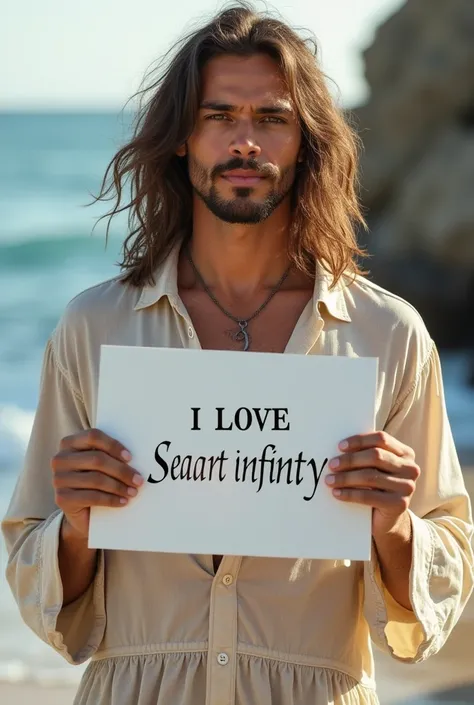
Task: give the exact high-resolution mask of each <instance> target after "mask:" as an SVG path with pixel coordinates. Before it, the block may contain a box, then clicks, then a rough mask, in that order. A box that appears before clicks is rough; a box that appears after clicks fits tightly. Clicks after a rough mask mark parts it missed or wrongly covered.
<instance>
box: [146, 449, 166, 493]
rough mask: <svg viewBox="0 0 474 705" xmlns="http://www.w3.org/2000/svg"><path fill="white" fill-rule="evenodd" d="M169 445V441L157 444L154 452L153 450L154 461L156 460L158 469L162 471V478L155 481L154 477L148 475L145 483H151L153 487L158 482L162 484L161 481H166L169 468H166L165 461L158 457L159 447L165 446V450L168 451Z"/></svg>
mask: <svg viewBox="0 0 474 705" xmlns="http://www.w3.org/2000/svg"><path fill="white" fill-rule="evenodd" d="M170 445H171V441H161V443H159V444H158V445H157V446H156V450H155V460H156V462H157V463H158V465H159V466H160V468H162V469H163V477H162V478H161V480H155V479H154V477H153V476H152V474H151V473H150V474H149V475H148V480H147V482H151V483H153V484H154V485H156V484H157V483H158V482H163V480H165V479H166V477H167V475H168V472H169V468H168V463H167V462H166V461H165V460H163V458H162V457H161V455H160V446H166V450H169V449H170Z"/></svg>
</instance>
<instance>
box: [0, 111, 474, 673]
mask: <svg viewBox="0 0 474 705" xmlns="http://www.w3.org/2000/svg"><path fill="white" fill-rule="evenodd" d="M130 125H131V121H130V115H128V114H120V113H118V112H117V113H112V112H111V113H100V114H86V113H80V114H60V113H56V114H12V113H11V114H0V154H1V157H2V158H1V160H0V515H1V516H3V514H4V512H5V510H6V507H7V503H8V501H9V498H10V495H11V492H12V491H13V486H14V483H15V478H16V477H17V475H18V472H19V470H20V468H21V464H22V458H23V454H24V451H25V447H26V444H27V442H28V438H29V434H30V430H31V424H32V420H33V416H34V411H35V407H36V403H37V398H38V385H39V374H40V367H41V361H42V356H43V352H44V346H45V344H46V341H47V338H48V336H49V335H50V333H51V332H52V330H53V328H54V326H55V325H56V323H57V321H58V319H59V317H60V315H61V313H62V311H63V309H64V307H65V305H66V304H67V302H68V301H69V300H70V299H71V298H72V297H73V296H75V295H76V294H77V293H79V292H80V291H82V290H83V289H85V288H87V287H89V286H92V285H94V284H96V283H97V282H99V281H101V280H103V279H107V278H109V277H111V276H114V275H115V274H117V273H118V271H119V269H118V267H117V266H116V262H117V261H118V259H119V257H120V248H121V243H122V241H123V239H124V237H125V234H126V227H127V222H126V215H125V214H121V215H120V216H117V217H116V218H114V219H113V220H112V224H111V229H110V238H109V243H108V246H107V248H106V247H105V232H106V225H107V220H106V219H104V220H102V221H101V222H100V223H98V224H97V225H96V227H95V229H94V232H92V230H93V228H94V225H95V223H96V220H97V218H98V217H99V216H101V215H104V214H105V213H106V212H107V211H108V210H109V209H110V207H111V205H112V202H105V203H104V202H102V203H99V204H94V206H92V207H85V204H86V203H88V202H90V201H91V200H92V197H91V193H92V194H97V193H98V189H99V186H100V183H101V180H102V177H103V175H104V172H105V169H106V167H107V164H108V163H109V161H110V159H111V158H112V156H113V155H114V153H115V151H116V150H117V148H118V147H119V146H120V145H121V144H123V142H124V140H125V139H126V136H127V135H128V134H129V132H130ZM442 363H443V372H444V377H445V386H446V397H447V406H448V413H449V416H450V419H451V423H452V426H453V432H454V437H455V440H456V442H457V444H458V447H459V448H460V449H463V451H464V450H467V451H469V450H471V449H472V448H474V441H473V434H472V423H473V419H474V391H473V390H472V389H471V390H470V389H468V388H467V387H466V386H465V384H464V380H465V379H466V378H467V366H468V356H467V354H465V353H463V352H459V353H450V354H449V355H448V354H442ZM0 562H1V566H0V567H1V575H0V625H1V629H0V680H2V679H7V680H10V681H12V682H13V681H23V680H33V681H34V682H38V683H44V684H49V683H69V682H74V683H76V682H77V681H78V680H79V678H80V676H81V673H82V671H83V667H72V666H70V665H68V664H67V663H66V662H65V661H63V660H62V659H61V658H60V657H59V656H57V655H56V654H55V653H54V652H53V651H52V649H50V648H49V647H47V646H46V645H44V644H43V643H42V642H41V641H40V640H39V639H38V638H37V637H36V636H35V635H34V634H32V633H31V632H30V631H29V629H28V628H27V627H26V626H25V625H24V624H23V623H22V621H21V619H20V617H19V615H18V611H17V609H16V606H15V604H14V601H13V598H12V596H11V594H10V591H9V588H8V586H7V584H6V581H5V579H4V573H5V566H6V551H5V547H4V544H3V542H1V544H0Z"/></svg>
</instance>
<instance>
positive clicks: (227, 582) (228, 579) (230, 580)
mask: <svg viewBox="0 0 474 705" xmlns="http://www.w3.org/2000/svg"><path fill="white" fill-rule="evenodd" d="M222 582H223V583H224V585H232V583H233V582H234V578H233V577H232V575H224V577H223V578H222Z"/></svg>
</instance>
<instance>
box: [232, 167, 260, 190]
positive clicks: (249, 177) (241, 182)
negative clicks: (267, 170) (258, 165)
mask: <svg viewBox="0 0 474 705" xmlns="http://www.w3.org/2000/svg"><path fill="white" fill-rule="evenodd" d="M222 178H224V179H226V181H228V182H229V183H231V184H233V185H234V186H255V185H257V184H259V183H261V181H263V179H264V178H265V177H264V176H259V175H258V174H257V173H256V172H255V171H244V170H243V169H236V170H235V171H227V172H225V173H224V174H222Z"/></svg>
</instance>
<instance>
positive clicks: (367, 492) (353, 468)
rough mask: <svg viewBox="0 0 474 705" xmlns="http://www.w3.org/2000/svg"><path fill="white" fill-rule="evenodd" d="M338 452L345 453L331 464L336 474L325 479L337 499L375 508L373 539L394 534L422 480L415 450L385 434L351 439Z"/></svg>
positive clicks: (375, 433) (362, 435)
mask: <svg viewBox="0 0 474 705" xmlns="http://www.w3.org/2000/svg"><path fill="white" fill-rule="evenodd" d="M339 448H340V450H342V451H343V453H342V454H341V455H340V456H338V457H337V458H333V459H332V460H331V461H330V463H329V468H330V469H331V471H332V473H333V474H332V475H328V476H327V477H326V482H327V484H328V485H329V486H330V487H331V489H332V490H333V494H334V496H335V497H336V498H337V499H339V500H341V501H343V502H355V503H357V504H365V505H369V506H371V507H373V514H372V533H373V535H374V536H377V535H380V534H381V533H385V532H387V531H391V530H393V529H394V528H395V527H397V525H398V523H399V521H400V519H401V517H402V516H403V515H404V514H405V513H406V511H407V509H408V507H409V506H410V501H411V498H412V496H413V493H414V491H415V485H416V481H417V479H418V477H419V476H420V468H419V467H418V465H417V464H416V462H415V453H414V451H413V449H412V448H410V447H409V446H406V445H404V444H403V443H400V441H397V439H396V438H393V436H390V435H389V434H388V433H385V432H384V431H376V432H373V433H365V434H361V435H358V436H351V437H350V438H346V439H345V441H342V442H341V443H340V444H339Z"/></svg>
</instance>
